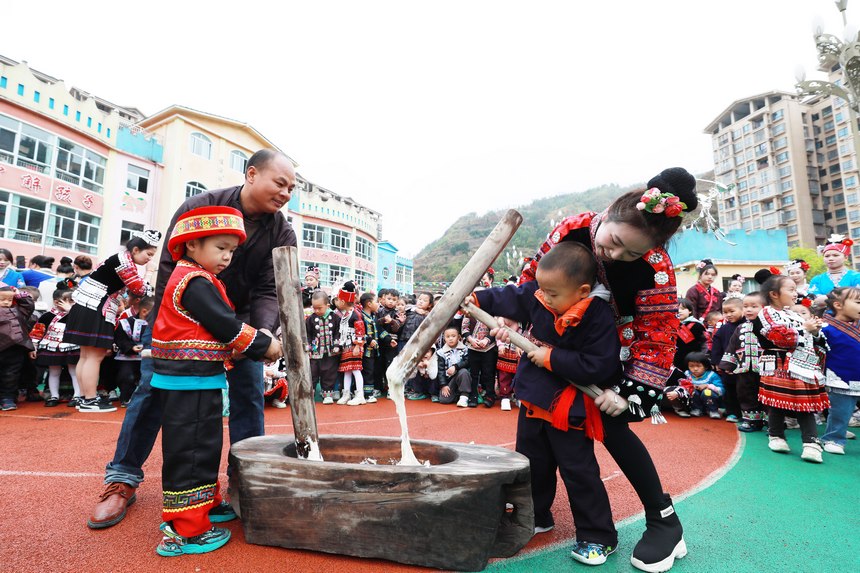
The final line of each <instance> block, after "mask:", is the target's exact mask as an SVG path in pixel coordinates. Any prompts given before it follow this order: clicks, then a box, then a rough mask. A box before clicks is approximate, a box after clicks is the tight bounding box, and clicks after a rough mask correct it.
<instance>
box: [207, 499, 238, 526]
mask: <svg viewBox="0 0 860 573" xmlns="http://www.w3.org/2000/svg"><path fill="white" fill-rule="evenodd" d="M237 517H238V516H237V515H236V512H235V511H234V510H233V506H232V505H230V504H229V503H227V502H226V501H222V502H221V503H220V505H216V506H215V507H213V508H212V509H210V510H209V521H210V522H212V523H224V522H227V521H233V520H234V519H236V518H237Z"/></svg>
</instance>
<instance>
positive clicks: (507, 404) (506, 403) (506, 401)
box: [501, 398, 511, 412]
mask: <svg viewBox="0 0 860 573" xmlns="http://www.w3.org/2000/svg"><path fill="white" fill-rule="evenodd" d="M501 409H502V410H503V411H505V412H510V411H511V399H510V398H502V405H501Z"/></svg>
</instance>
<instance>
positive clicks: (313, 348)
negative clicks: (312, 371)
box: [305, 308, 340, 360]
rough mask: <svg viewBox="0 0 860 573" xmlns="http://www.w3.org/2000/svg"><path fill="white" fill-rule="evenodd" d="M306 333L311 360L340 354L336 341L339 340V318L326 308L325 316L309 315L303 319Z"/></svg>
mask: <svg viewBox="0 0 860 573" xmlns="http://www.w3.org/2000/svg"><path fill="white" fill-rule="evenodd" d="M305 328H306V329H307V331H308V348H307V351H308V352H310V355H311V359H312V360H318V359H320V358H325V357H326V356H334V355H336V354H338V353H340V347H339V346H338V344H337V340H338V339H339V338H340V333H339V329H340V317H338V316H337V315H335V313H334V311H332V310H331V309H329V308H327V309H326V310H325V314H323V315H322V316H319V315H317V314H311V315H310V316H309V317H307V318H306V319H305Z"/></svg>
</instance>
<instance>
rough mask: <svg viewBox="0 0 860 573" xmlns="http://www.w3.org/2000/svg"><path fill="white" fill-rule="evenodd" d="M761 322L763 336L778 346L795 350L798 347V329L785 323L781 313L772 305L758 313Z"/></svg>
mask: <svg viewBox="0 0 860 573" xmlns="http://www.w3.org/2000/svg"><path fill="white" fill-rule="evenodd" d="M758 318H759V321H760V322H761V330H760V331H759V332H760V333H761V336H764V337H765V338H766V339H767V340H768V341H769V342H770V343H771V344H773V345H774V346H776V347H778V348H784V349H787V350H794V349H795V348H796V347H797V339H798V335H797V330H795V329H794V328H792V327H791V326H789V325H787V324H785V323H784V322H783V321H782V320H780V318H779V314H778V313H777V312H774V310H773V309H771V308H770V307H765V308H763V309H762V310H761V312H760V313H759V315H758Z"/></svg>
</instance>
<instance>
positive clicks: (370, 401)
mask: <svg viewBox="0 0 860 573" xmlns="http://www.w3.org/2000/svg"><path fill="white" fill-rule="evenodd" d="M365 402H367V403H368V404H376V396H374V395H373V394H371V395H370V396H368V397H367V399H366V400H365Z"/></svg>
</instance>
